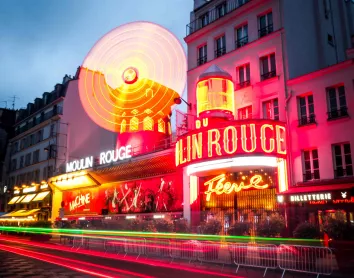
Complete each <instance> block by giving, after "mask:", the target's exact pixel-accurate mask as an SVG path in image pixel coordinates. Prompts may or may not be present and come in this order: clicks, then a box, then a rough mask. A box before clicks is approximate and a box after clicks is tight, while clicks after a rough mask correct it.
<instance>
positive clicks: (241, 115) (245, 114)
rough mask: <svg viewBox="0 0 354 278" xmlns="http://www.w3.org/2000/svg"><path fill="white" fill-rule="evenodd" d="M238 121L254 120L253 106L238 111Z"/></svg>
mask: <svg viewBox="0 0 354 278" xmlns="http://www.w3.org/2000/svg"><path fill="white" fill-rule="evenodd" d="M238 119H239V120H245V119H252V105H250V106H246V107H243V108H240V109H238Z"/></svg>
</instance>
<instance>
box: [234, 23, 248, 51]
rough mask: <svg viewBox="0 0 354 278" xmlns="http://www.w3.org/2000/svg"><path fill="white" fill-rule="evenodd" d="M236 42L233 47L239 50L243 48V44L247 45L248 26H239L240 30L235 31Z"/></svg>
mask: <svg viewBox="0 0 354 278" xmlns="http://www.w3.org/2000/svg"><path fill="white" fill-rule="evenodd" d="M235 37H236V41H235V47H236V48H240V47H242V46H244V45H245V44H247V43H248V25H247V24H245V25H243V26H241V27H240V28H237V29H236V34H235Z"/></svg>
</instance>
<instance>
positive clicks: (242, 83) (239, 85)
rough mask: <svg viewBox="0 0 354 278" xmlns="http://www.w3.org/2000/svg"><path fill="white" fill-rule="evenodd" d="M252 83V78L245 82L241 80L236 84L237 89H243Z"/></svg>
mask: <svg viewBox="0 0 354 278" xmlns="http://www.w3.org/2000/svg"><path fill="white" fill-rule="evenodd" d="M250 85H251V81H250V80H246V81H243V82H240V83H238V84H236V89H241V88H245V87H248V86H250Z"/></svg>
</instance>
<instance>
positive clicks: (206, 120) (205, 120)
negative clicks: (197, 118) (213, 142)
mask: <svg viewBox="0 0 354 278" xmlns="http://www.w3.org/2000/svg"><path fill="white" fill-rule="evenodd" d="M208 124H209V121H208V118H204V119H203V126H204V127H207V126H208Z"/></svg>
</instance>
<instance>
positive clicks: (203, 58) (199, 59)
mask: <svg viewBox="0 0 354 278" xmlns="http://www.w3.org/2000/svg"><path fill="white" fill-rule="evenodd" d="M207 60H208V58H207V55H205V56H203V57H200V58H198V60H197V64H198V66H200V65H203V64H205V63H206V62H207Z"/></svg>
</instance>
